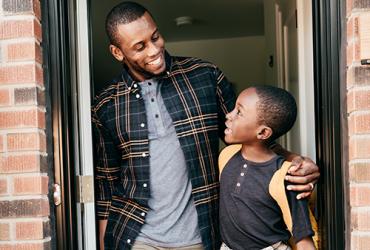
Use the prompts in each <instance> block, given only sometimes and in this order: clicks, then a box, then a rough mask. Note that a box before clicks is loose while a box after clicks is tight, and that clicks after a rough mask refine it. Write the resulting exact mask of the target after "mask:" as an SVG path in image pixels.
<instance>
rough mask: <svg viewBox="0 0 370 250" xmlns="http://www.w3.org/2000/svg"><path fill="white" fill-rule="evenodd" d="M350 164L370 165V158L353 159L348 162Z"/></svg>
mask: <svg viewBox="0 0 370 250" xmlns="http://www.w3.org/2000/svg"><path fill="white" fill-rule="evenodd" d="M349 162H350V163H352V162H353V163H370V158H369V159H353V160H351V161H349Z"/></svg>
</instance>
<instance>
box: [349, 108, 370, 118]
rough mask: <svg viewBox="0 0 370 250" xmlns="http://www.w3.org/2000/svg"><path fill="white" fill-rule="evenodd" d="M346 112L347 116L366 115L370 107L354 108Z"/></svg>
mask: <svg viewBox="0 0 370 250" xmlns="http://www.w3.org/2000/svg"><path fill="white" fill-rule="evenodd" d="M348 114H349V117H351V116H355V115H368V114H370V109H366V110H354V111H352V112H351V113H348Z"/></svg>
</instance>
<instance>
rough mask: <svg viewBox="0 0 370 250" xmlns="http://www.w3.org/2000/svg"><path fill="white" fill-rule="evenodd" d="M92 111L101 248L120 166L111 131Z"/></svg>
mask: <svg viewBox="0 0 370 250" xmlns="http://www.w3.org/2000/svg"><path fill="white" fill-rule="evenodd" d="M100 120H101V119H99V117H98V115H97V114H96V112H94V110H93V112H92V125H93V126H92V128H93V134H94V155H95V162H94V165H95V166H94V167H95V191H96V197H95V199H96V213H97V218H98V221H99V243H100V249H101V250H103V249H104V236H105V231H106V227H107V222H108V216H109V209H110V205H111V200H112V192H113V186H114V184H115V182H116V181H117V180H118V179H119V173H120V168H119V167H117V166H119V161H118V160H117V158H118V157H117V155H118V154H117V151H116V147H115V145H114V142H113V140H112V138H111V136H110V133H109V131H107V129H106V128H105V127H104V125H103V124H102V123H101V122H100Z"/></svg>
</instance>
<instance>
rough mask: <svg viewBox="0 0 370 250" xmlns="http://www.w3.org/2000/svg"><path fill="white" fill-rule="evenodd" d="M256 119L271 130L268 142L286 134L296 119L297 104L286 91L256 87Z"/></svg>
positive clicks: (271, 87) (270, 87)
mask: <svg viewBox="0 0 370 250" xmlns="http://www.w3.org/2000/svg"><path fill="white" fill-rule="evenodd" d="M255 89H256V93H257V96H258V102H257V119H258V121H259V122H260V123H261V124H264V125H266V126H268V127H270V128H271V129H272V136H271V137H270V138H269V141H272V140H275V139H277V138H279V137H280V136H282V135H283V134H285V133H287V132H288V131H289V130H290V129H291V128H292V127H293V125H294V122H295V120H296V118H297V104H296V102H295V99H294V97H293V96H292V95H291V94H290V93H289V92H288V91H286V90H284V89H281V88H277V87H273V86H256V87H255Z"/></svg>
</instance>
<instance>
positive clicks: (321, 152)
mask: <svg viewBox="0 0 370 250" xmlns="http://www.w3.org/2000/svg"><path fill="white" fill-rule="evenodd" d="M162 1H163V3H162ZM98 2H99V3H100V2H102V1H94V0H91V1H90V2H87V3H86V2H85V1H70V2H68V1H61V2H60V4H55V6H57V7H53V8H55V9H52V10H51V11H50V15H51V16H53V15H55V16H53V17H54V18H59V19H60V20H62V21H63V22H64V24H65V25H67V26H68V27H69V28H70V30H72V31H73V32H72V34H71V37H68V36H67V35H66V34H62V33H61V34H58V35H59V36H60V38H61V40H62V41H63V42H65V43H66V44H69V45H70V46H72V47H71V49H70V50H65V51H61V52H60V53H62V54H63V53H67V54H68V56H67V58H68V59H70V61H71V62H72V63H70V65H69V66H70V71H71V72H70V74H69V76H67V79H64V81H66V82H68V81H70V82H69V84H70V86H71V87H70V89H69V90H68V91H70V92H68V93H69V94H68V93H66V96H65V98H67V99H68V98H70V101H71V103H74V104H73V105H74V107H73V108H72V109H71V110H69V111H70V113H69V114H70V115H69V116H68V117H66V119H69V121H67V122H68V124H70V125H72V126H73V129H72V130H71V131H70V133H71V134H72V135H73V136H72V137H73V138H81V139H79V140H76V141H75V142H76V145H75V146H74V147H76V150H74V152H75V154H76V155H77V156H76V157H74V158H71V159H68V160H69V161H71V163H72V164H71V166H73V168H74V171H73V174H74V176H76V179H75V180H74V181H72V183H74V184H71V185H75V186H76V187H78V191H77V193H81V192H83V190H85V191H86V189H85V187H86V185H87V187H88V186H89V185H90V189H91V186H92V182H91V180H89V177H92V175H93V173H92V158H93V157H92V152H91V146H90V145H91V142H89V141H88V140H89V139H88V137H89V135H91V132H90V131H89V130H88V129H87V130H86V128H89V122H90V118H89V115H88V114H89V105H87V104H88V103H89V102H90V100H91V97H92V96H94V95H95V92H99V90H100V89H102V88H103V87H104V86H103V85H104V83H107V82H108V81H109V79H110V78H111V77H112V76H115V75H116V74H117V72H119V65H117V63H114V62H113V58H111V57H110V56H109V54H108V49H107V46H106V45H105V46H104V45H99V46H96V41H98V40H99V39H101V40H104V39H105V35H103V34H101V33H99V32H98V31H96V30H94V29H95V26H94V22H95V21H97V20H104V18H105V15H106V13H107V12H108V11H103V10H104V8H103V7H101V6H96V5H94V4H96V3H98ZM107 2H108V1H104V3H107ZM140 2H142V3H143V5H144V6H147V7H148V9H150V10H152V12H153V13H152V14H153V15H154V16H161V15H156V13H155V11H156V10H158V11H160V9H164V8H163V5H166V6H171V5H174V3H173V1H168V0H167V1H166V0H161V4H158V2H159V1H156V2H157V3H153V1H144V0H143V1H140ZM186 2H187V4H191V2H192V1H186ZM240 2H241V1H235V6H233V8H232V9H233V11H243V10H247V9H250V8H252V7H253V6H257V10H255V12H256V13H258V12H260V13H261V12H262V15H263V13H264V11H265V9H264V8H265V5H264V1H262V0H260V1H258V0H253V1H252V0H251V1H250V5H249V6H248V8H245V7H244V8H242V7H239V6H237V4H239V3H240ZM245 2H249V1H245ZM265 2H266V1H265ZM277 2H282V1H277ZM298 2H300V1H298ZM306 2H307V1H306ZM117 3H118V1H112V3H111V4H112V5H110V6H109V7H108V8H109V9H110V8H111V7H112V6H113V5H115V4H117ZM214 3H215V4H212V5H206V7H202V6H199V7H197V8H194V6H198V5H199V1H196V3H195V2H194V3H193V5H192V6H193V9H196V10H197V11H198V12H200V13H204V11H203V12H202V10H204V9H207V13H209V12H210V13H212V11H215V10H213V9H212V8H214V7H210V6H214V5H218V4H220V5H221V4H222V3H223V4H225V3H226V4H227V5H233V4H234V3H231V2H230V1H214ZM149 4H150V5H153V6H151V7H150V6H149ZM49 6H54V5H49ZM174 7H176V8H178V9H181V10H183V9H184V8H179V3H176V6H174ZM275 8H276V6H274V10H273V11H274V13H278V12H275V10H276V9H275ZM342 8H343V6H342V5H340V4H339V3H336V2H335V1H328V2H326V3H324V4H323V3H320V2H319V1H314V2H313V3H312V13H313V16H314V18H313V19H314V26H313V32H312V34H313V37H314V41H315V44H314V46H312V48H313V49H314V55H315V58H314V62H315V64H314V69H315V70H314V72H312V74H311V75H310V77H312V78H313V77H314V79H315V85H314V84H313V82H314V81H312V85H310V86H311V87H314V89H315V91H314V92H313V95H312V96H309V99H311V100H314V99H315V100H316V104H317V103H321V102H325V103H326V104H328V107H331V108H332V109H334V110H337V109H335V106H336V105H338V100H337V99H336V98H335V97H332V99H329V100H327V99H326V98H327V95H328V92H325V90H326V91H329V89H328V88H326V89H325V86H326V85H325V84H332V85H334V86H337V85H336V84H338V83H339V82H340V81H338V82H333V78H332V75H331V74H335V68H334V66H337V68H336V69H337V70H339V68H340V65H339V50H338V51H332V53H334V54H335V53H338V54H335V55H337V56H338V58H337V59H338V64H334V65H333V66H332V67H333V68H332V71H331V72H325V71H323V68H322V64H323V62H324V60H326V59H325V58H323V57H321V56H320V55H322V54H321V53H322V51H327V50H329V48H328V47H327V44H325V43H324V41H323V40H322V39H332V38H328V37H326V36H325V35H323V34H322V33H321V30H322V29H323V27H325V28H326V31H328V30H330V31H331V32H338V29H334V28H338V27H333V22H332V20H331V19H330V18H334V19H335V18H338V19H339V17H341V11H338V12H337V16H335V15H334V16H333V15H331V16H330V15H326V13H330V11H331V10H333V9H336V10H342ZM165 9H166V10H168V8H165ZM66 10H68V11H69V13H68V17H66V16H65V15H66ZM94 11H96V12H94ZM63 13H64V14H63ZM158 13H159V12H158ZM168 13H172V14H174V13H173V12H168ZM166 15H170V14H166ZM181 15H185V14H181ZM181 15H180V16H179V15H177V14H176V15H175V16H171V18H170V19H171V20H172V21H173V20H174V19H175V18H176V17H181ZM186 15H187V14H186ZM243 15H244V16H245V13H243ZM233 16H236V14H234V12H233V13H232V14H230V15H229V16H228V17H230V18H231V17H233ZM247 16H248V15H247ZM274 16H275V15H274ZM328 16H329V17H328ZM195 17H196V16H195ZM99 18H100V19H99ZM250 18H252V17H250ZM328 18H329V19H328ZM84 19H85V21H84ZM213 19H217V17H216V18H215V17H214V18H213ZM221 19H222V18H221ZM87 20H90V22H87ZM193 20H194V23H198V24H199V25H202V19H201V18H199V19H198V18H194V19H193ZM281 20H282V19H281ZM156 21H157V23H158V25H159V27H161V23H160V20H156ZM335 21H337V20H335ZM173 22H174V21H173ZM274 22H275V21H274ZM98 23H99V22H98ZM100 23H101V22H100ZM246 23H254V24H255V26H258V25H259V24H260V23H265V27H266V22H265V18H264V17H262V21H255V20H254V19H253V20H248V21H247V22H246ZM203 24H204V23H203ZM282 24H283V23H282ZM324 24H330V25H328V26H325V25H324ZM173 25H175V24H173ZM163 26H164V29H165V28H166V26H165V25H163ZM229 27H234V26H229ZM177 28H179V29H180V31H179V33H181V34H182V35H184V34H186V32H185V31H186V29H188V28H189V27H187V26H182V27H177ZM230 29H231V28H230ZM332 29H333V30H332ZM251 30H252V31H253V32H252V33H250V34H249V35H246V34H238V35H232V36H231V37H216V36H214V37H208V38H205V37H201V38H197V39H196V40H185V41H184V40H176V39H174V40H173V41H172V42H171V40H170V39H168V41H167V48H168V49H169V50H171V51H170V52H171V53H174V54H180V55H181V54H182V53H183V54H182V55H186V56H198V57H201V58H203V59H208V60H210V61H212V62H214V63H216V64H218V65H219V66H220V68H221V69H222V70H223V71H224V72H225V74H226V75H229V80H231V82H233V83H235V88H236V90H237V91H240V90H241V89H243V88H245V87H247V86H248V84H250V85H253V84H259V83H263V84H271V83H272V82H273V83H274V84H277V83H278V74H277V70H275V69H277V66H276V65H279V62H280V66H279V67H280V69H284V67H283V64H284V59H281V58H278V57H277V56H276V55H277V54H278V50H277V49H276V48H277V46H276V44H277V43H278V42H277V40H276V37H274V40H273V41H274V43H275V45H273V47H274V50H273V52H272V53H271V52H270V50H269V49H270V48H269V46H268V45H267V43H266V39H265V35H266V28H264V31H263V33H259V32H260V31H258V29H257V28H256V27H254V28H251ZM281 30H282V31H283V30H284V29H281ZM339 30H340V29H339ZM49 32H50V31H49ZM234 32H237V31H234ZM162 33H163V32H162ZM198 33H199V34H200V35H204V32H202V31H198ZM218 33H221V32H220V30H218ZM94 34H96V35H97V36H98V38H97V39H98V40H96V38H94ZM235 34H237V33H235ZM335 34H336V33H335ZM283 35H284V33H283V34H282V35H281V37H284V36H283ZM336 35H338V36H340V34H336ZM91 37H92V38H93V39H90V38H91ZM103 37H104V38H103ZM73 38H74V39H73ZM165 38H166V35H165ZM211 40H214V41H211ZM90 41H92V44H90ZM330 41H331V42H332V43H335V42H334V41H332V40H330ZM54 42H55V41H54ZM87 44H90V48H89V47H87V46H86V45H87ZM189 44H191V46H190V45H189ZM225 44H228V46H226V47H229V48H231V49H235V50H236V51H234V52H232V50H225V49H224V48H225ZM237 44H239V45H238V46H239V47H238V46H237ZM280 44H282V45H283V44H284V43H280ZM86 47H87V48H86ZM190 47H192V48H197V49H194V50H191V51H189V48H190ZM238 48H239V49H238ZM250 48H251V49H250ZM211 50H214V51H215V52H214V53H213V54H205V52H209V51H211ZM298 50H299V48H298ZM97 51H102V52H104V51H107V52H106V57H107V58H108V60H111V61H112V64H110V63H106V62H105V61H104V60H103V59H101V58H100V56H99V55H97V54H96V52H97ZM283 51H284V50H283ZM280 52H281V51H280ZM63 55H65V54H63ZM89 55H92V57H91V58H89ZM251 55H253V56H251ZM271 55H272V58H271V57H270V56H271ZM218 56H219V57H220V58H217V57H218ZM227 56H231V58H230V59H228V58H227ZM239 58H241V60H240V61H238V59H239ZM226 59H227V60H229V61H237V64H236V65H234V64H232V66H231V67H230V66H228V65H229V63H228V62H227V60H226ZM271 59H272V67H271ZM51 60H55V58H51ZM222 60H226V62H222ZM249 60H250V61H249ZM325 62H326V61H325ZM285 63H286V62H285ZM83 65H84V66H83ZM107 65H109V66H108V68H109V70H107V69H106V68H104V67H107ZM113 65H116V66H113ZM274 66H275V67H274ZM84 67H86V68H85V69H84ZM114 67H116V68H114ZM229 67H230V68H229ZM244 68H250V69H253V74H252V76H253V77H252V76H251V74H249V75H244V74H243V73H245V70H243V69H244ZM98 69H104V73H99V72H100V71H98ZM235 69H239V72H238V73H233V72H232V71H234V70H235ZM84 70H85V71H84ZM111 70H112V71H113V73H112V75H109V74H110V73H106V72H111ZM283 71H284V70H283ZM229 72H231V73H229ZM238 74H240V75H238ZM280 75H281V72H280ZM102 76H104V78H106V79H100V78H101V77H102ZM249 77H250V78H249ZM90 79H91V81H92V82H94V84H93V85H92V86H90V85H89V86H88V88H87V85H86V84H87V83H88V82H90ZM271 79H273V80H271ZM279 79H284V78H279ZM322 79H325V82H322ZM97 82H102V83H103V85H98V84H95V83H97ZM318 82H320V83H321V84H318ZM322 83H324V85H322ZM59 87H60V88H65V85H64V87H63V86H59ZM89 88H91V89H89ZM334 89H340V88H338V87H337V88H334ZM323 92H324V93H323ZM339 96H340V95H337V96H336V97H338V98H339ZM86 100H88V101H89V102H86ZM55 105H58V104H55ZM337 107H338V108H339V107H340V105H338V106H337ZM311 108H312V109H315V112H314V113H312V115H314V117H315V118H316V119H313V120H311V121H315V124H316V129H315V130H316V137H318V136H322V137H320V140H318V141H317V143H316V147H314V148H315V149H317V159H318V163H319V165H320V166H327V165H329V166H331V165H332V163H333V162H335V163H338V162H339V163H340V162H341V161H340V152H341V149H338V148H337V145H340V143H339V144H338V142H337V141H336V139H335V138H336V137H335V135H336V134H334V135H332V136H329V137H328V136H323V134H324V133H326V132H327V130H328V127H327V126H325V124H328V123H329V125H332V124H337V125H338V123H337V120H336V119H335V118H334V117H331V118H332V119H325V117H324V116H325V115H326V114H327V113H325V112H323V109H321V108H322V107H320V108H318V107H316V108H315V107H311ZM324 111H325V108H324ZM59 122H61V123H63V122H66V121H59ZM339 126H340V124H339ZM304 131H308V128H305V130H304ZM312 131H313V130H311V131H309V132H311V133H312ZM329 132H330V131H329ZM335 133H338V131H335ZM329 134H330V133H329ZM314 137H315V136H312V137H311V139H312V138H314ZM84 138H85V139H84ZM323 145H326V147H324V146H323ZM69 147H73V146H72V145H69ZM338 150H339V152H338ZM333 152H334V153H336V154H334V156H333ZM338 154H339V156H338ZM338 157H339V158H338ZM339 165H340V164H339ZM60 167H61V171H62V172H63V171H66V170H65V169H64V170H63V167H62V166H60ZM328 171H332V172H330V174H326V173H327V172H328ZM322 175H324V176H325V179H324V180H321V186H322V187H323V188H322V190H325V189H326V188H327V187H329V188H331V189H334V188H337V187H338V185H339V188H342V189H343V187H342V186H341V184H340V183H339V184H338V183H337V182H334V180H338V177H339V179H342V175H343V174H342V170H341V169H337V168H336V169H332V168H330V167H329V168H328V169H324V170H323V171H322ZM84 176H87V178H84ZM71 178H72V177H71ZM66 185H69V184H66ZM62 188H63V187H62ZM64 188H66V187H64ZM69 190H73V188H72V189H71V188H70V189H69ZM324 192H325V191H324ZM84 197H85V200H84V199H83V198H82V199H79V198H78V197H77V194H76V204H77V205H76V206H72V208H69V209H75V211H74V212H73V213H77V217H78V221H79V224H78V225H79V226H78V227H77V228H71V229H70V230H72V231H73V232H72V233H71V234H74V235H75V236H76V239H81V241H80V240H77V242H80V243H79V244H78V248H79V249H94V248H95V247H94V245H95V242H96V239H95V238H94V236H95V233H94V231H90V232H89V231H88V230H95V224H94V223H92V224H89V223H91V222H92V221H95V217H94V216H95V215H94V208H93V203H92V202H91V200H88V198H87V197H88V196H84ZM80 198H81V197H80ZM326 198H328V200H327V202H326V203H325V204H324V203H322V206H323V207H326V208H330V209H332V208H333V209H334V210H335V211H337V214H338V215H339V214H343V206H344V205H343V197H341V196H339V195H336V196H334V197H333V196H329V197H326ZM334 204H335V205H336V206H337V207H333V205H334ZM321 210H323V209H321ZM321 214H322V215H323V216H322V217H320V219H321V226H322V228H323V229H324V230H323V235H324V236H325V237H323V239H325V240H324V242H323V244H324V246H337V247H329V248H327V247H324V249H344V248H342V247H341V246H343V245H344V243H343V242H344V238H345V237H344V236H343V231H344V221H343V220H342V221H341V222H340V223H337V222H336V223H335V224H336V225H337V226H333V221H332V219H331V218H329V216H328V217H327V215H324V214H325V213H323V212H322V213H321ZM61 216H62V217H63V216H64V218H59V220H66V218H65V216H68V213H64V215H63V214H62V215H61ZM339 217H340V218H344V216H339ZM337 218H338V217H337ZM57 220H58V218H57ZM341 232H342V234H341ZM87 236H88V238H86V237H87ZM61 237H62V236H61ZM82 239H83V240H82ZM60 240H66V239H59V241H60ZM89 244H90V245H89ZM95 246H96V245H95Z"/></svg>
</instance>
